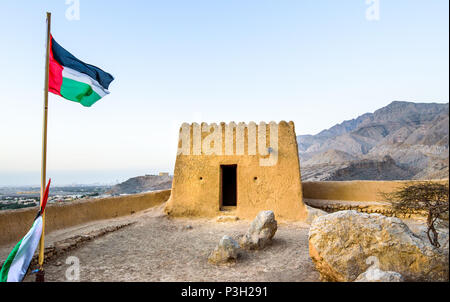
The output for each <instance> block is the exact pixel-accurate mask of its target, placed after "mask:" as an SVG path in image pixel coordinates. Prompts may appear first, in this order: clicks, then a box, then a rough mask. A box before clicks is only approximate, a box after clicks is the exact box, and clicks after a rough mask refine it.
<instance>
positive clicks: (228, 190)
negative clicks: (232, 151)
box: [220, 165, 237, 210]
mask: <svg viewBox="0 0 450 302" xmlns="http://www.w3.org/2000/svg"><path fill="white" fill-rule="evenodd" d="M236 205H237V165H221V166H220V207H221V210H225V209H227V207H235V206H236Z"/></svg>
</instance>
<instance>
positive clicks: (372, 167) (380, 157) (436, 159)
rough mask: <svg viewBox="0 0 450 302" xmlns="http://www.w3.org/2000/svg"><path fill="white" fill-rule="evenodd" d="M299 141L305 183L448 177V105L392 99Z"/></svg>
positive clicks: (299, 137) (304, 136)
mask: <svg viewBox="0 0 450 302" xmlns="http://www.w3.org/2000/svg"><path fill="white" fill-rule="evenodd" d="M297 141H298V149H299V155H300V161H301V173H302V180H304V181H308V180H358V179H359V180H371V179H373V180H394V179H397V180H402V179H441V178H448V173H449V168H448V167H449V104H448V103H446V104H438V103H412V102H398V101H395V102H392V103H391V104H389V105H388V106H386V107H383V108H381V109H378V110H377V111H375V112H374V113H366V114H363V115H361V116H359V117H357V118H356V119H353V120H349V121H344V122H343V123H341V124H338V125H335V126H333V127H331V128H330V129H327V130H323V131H322V132H320V133H318V134H316V135H300V136H298V137H297Z"/></svg>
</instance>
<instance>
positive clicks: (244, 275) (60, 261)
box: [0, 207, 319, 282]
mask: <svg viewBox="0 0 450 302" xmlns="http://www.w3.org/2000/svg"><path fill="white" fill-rule="evenodd" d="M129 222H135V223H134V224H132V225H130V226H127V227H125V228H123V229H120V230H117V231H115V232H112V233H109V234H106V235H104V236H102V237H100V238H97V239H95V240H93V241H89V242H86V243H84V244H83V245H82V246H80V247H78V248H76V249H74V250H71V251H69V252H67V253H66V254H63V255H61V256H59V257H57V258H54V259H52V260H51V261H50V262H49V263H48V264H46V266H45V271H46V274H45V278H46V281H67V279H66V276H65V275H66V270H67V269H68V268H69V267H70V265H69V264H66V259H67V257H69V256H76V257H78V259H79V262H80V281H200V282H202V281H294V282H297V281H298V282H300V281H319V273H318V272H317V271H316V270H315V268H314V265H313V263H312V261H311V259H310V258H309V252H308V230H309V225H308V224H305V223H301V222H298V223H290V224H284V223H279V226H278V231H277V233H276V234H275V237H274V240H273V244H272V245H271V246H269V247H266V248H265V249H264V250H260V251H251V252H244V254H243V256H242V257H241V258H240V259H238V262H237V264H235V265H233V266H220V267H217V266H214V265H212V264H209V263H208V261H207V258H208V255H209V253H210V252H211V251H212V250H213V249H214V247H215V246H216V244H217V243H218V242H219V240H220V238H221V237H222V236H223V235H230V236H237V235H242V234H244V233H245V232H246V230H247V229H248V227H249V225H250V223H251V221H235V222H216V221H215V219H184V218H183V219H181V218H177V219H173V218H168V217H167V216H165V215H163V212H162V207H156V208H152V209H149V210H146V211H144V212H141V213H136V214H134V215H131V216H128V217H124V218H118V219H111V220H105V221H101V222H94V223H90V224H86V225H82V226H77V227H74V228H71V229H66V230H62V231H57V232H53V233H52V234H49V235H48V236H47V237H46V238H47V240H46V245H48V244H51V243H52V242H54V241H57V240H62V239H65V238H67V237H70V236H74V235H78V234H83V233H86V232H88V231H92V230H95V229H99V228H102V227H105V226H110V225H119V224H124V223H129ZM188 225H189V226H191V227H192V229H189V228H186V226H188ZM11 248H12V245H11V246H4V247H0V257H1V259H4V258H5V257H6V256H7V254H8V253H9V251H10V250H11ZM34 279H35V276H34V275H28V276H27V277H26V278H25V281H34Z"/></svg>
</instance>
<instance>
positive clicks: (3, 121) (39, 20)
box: [0, 0, 449, 186]
mask: <svg viewBox="0 0 450 302" xmlns="http://www.w3.org/2000/svg"><path fill="white" fill-rule="evenodd" d="M448 6H449V2H448V0H427V1H425V0H380V20H379V21H368V20H366V9H367V8H368V5H367V4H366V3H365V0H342V1H336V0H314V1H313V0H276V1H275V0H272V1H267V0H208V1H206V0H203V1H200V0H189V1H188V0H165V1H148V0H147V1H137V0H136V1H116V0H114V1H113V0H108V1H107V0H80V20H79V21H69V20H67V19H66V17H65V14H66V9H67V8H68V7H69V6H68V5H66V4H65V0H51V1H50V0H47V1H45V0H39V1H32V0H28V1H25V0H23V1H15V0H2V1H1V2H0V28H1V44H0V68H1V71H2V72H1V73H0V89H1V91H2V96H1V98H0V100H1V101H0V104H1V107H0V108H1V109H0V186H2V185H14V184H38V183H39V169H40V156H41V124H42V97H43V83H44V70H43V68H44V53H45V49H44V47H45V28H46V27H45V26H46V25H45V12H46V11H51V12H52V13H53V29H52V33H53V35H54V37H55V39H56V40H57V41H58V42H59V43H60V44H61V45H62V46H63V47H65V48H66V49H67V50H69V51H70V52H72V53H73V54H74V55H75V56H77V57H78V58H80V59H81V60H83V61H85V62H88V63H91V64H94V65H96V66H99V67H101V68H102V69H104V70H106V71H108V72H110V73H112V74H113V75H114V76H115V78H116V79H115V81H114V82H113V83H112V84H111V86H110V91H111V94H110V95H109V96H107V97H106V98H104V99H102V100H100V101H99V102H98V103H97V104H95V105H94V106H93V107H91V108H84V107H82V106H81V105H79V104H76V103H72V102H70V101H66V100H63V99H61V98H60V97H57V96H54V95H51V97H50V104H49V134H48V135H49V136H48V148H49V149H48V169H49V171H48V175H49V176H50V177H53V180H54V183H55V184H67V183H93V182H113V181H116V180H123V179H126V178H127V177H131V176H135V175H140V174H144V173H155V172H158V171H168V172H170V173H172V172H173V166H174V162H175V154H176V144H177V130H178V126H179V125H180V124H181V123H182V122H184V121H187V122H192V121H206V122H221V121H224V122H229V121H236V122H239V121H245V122H249V121H257V122H259V121H267V122H268V121H272V120H274V121H280V120H287V121H289V120H293V121H294V122H295V124H296V131H297V134H315V133H317V132H319V131H320V130H322V129H325V128H329V127H331V126H333V125H334V124H336V123H339V122H342V121H343V120H346V119H351V118H354V117H356V116H358V115H360V114H363V113H366V112H372V111H374V110H376V109H378V108H380V107H382V106H385V105H387V104H389V103H390V102H392V101H394V100H402V101H417V102H442V103H444V102H448V93H449V86H448V80H449V69H448V66H449V40H448V35H449V32H448V28H449V23H448V22H449V16H448V10H449V7H448Z"/></svg>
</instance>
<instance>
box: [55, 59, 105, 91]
mask: <svg viewBox="0 0 450 302" xmlns="http://www.w3.org/2000/svg"><path fill="white" fill-rule="evenodd" d="M62 76H63V78H68V79H71V80H74V81H77V82H81V83H85V84H88V85H89V86H91V87H92V90H94V91H95V92H96V93H97V94H98V95H99V96H100V97H104V96H105V95H107V94H109V91H108V90H107V89H104V88H103V87H102V85H100V83H99V82H97V81H96V80H94V79H93V78H91V77H90V76H88V75H86V74H84V73H81V72H79V71H76V70H74V69H71V68H68V67H65V66H64V69H63V71H62Z"/></svg>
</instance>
